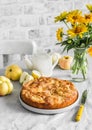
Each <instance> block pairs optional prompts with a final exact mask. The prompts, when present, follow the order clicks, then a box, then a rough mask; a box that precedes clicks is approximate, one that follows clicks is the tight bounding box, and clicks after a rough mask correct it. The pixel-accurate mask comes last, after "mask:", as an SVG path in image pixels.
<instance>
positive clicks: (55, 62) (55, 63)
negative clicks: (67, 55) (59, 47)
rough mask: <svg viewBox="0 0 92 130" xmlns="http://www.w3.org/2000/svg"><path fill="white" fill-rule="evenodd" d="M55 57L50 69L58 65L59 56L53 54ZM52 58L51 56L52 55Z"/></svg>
mask: <svg viewBox="0 0 92 130" xmlns="http://www.w3.org/2000/svg"><path fill="white" fill-rule="evenodd" d="M54 55H55V57H56V60H55V61H54V63H53V64H52V69H54V68H55V66H56V65H57V64H58V60H59V58H60V55H59V54H54ZM52 56H53V55H52Z"/></svg>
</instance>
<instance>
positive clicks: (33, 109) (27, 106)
mask: <svg viewBox="0 0 92 130" xmlns="http://www.w3.org/2000/svg"><path fill="white" fill-rule="evenodd" d="M78 100H79V94H78V98H77V100H76V101H75V102H74V103H73V104H72V105H70V106H67V107H65V108H60V109H40V108H35V107H32V106H29V105H27V104H26V103H24V102H23V101H22V99H21V97H20V96H19V101H20V103H21V105H22V106H23V107H24V108H26V109H27V110H29V111H32V112H36V113H40V114H58V113H62V112H66V111H68V110H70V109H72V108H73V107H75V106H76V105H77V103H78Z"/></svg>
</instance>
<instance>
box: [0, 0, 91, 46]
mask: <svg viewBox="0 0 92 130" xmlns="http://www.w3.org/2000/svg"><path fill="white" fill-rule="evenodd" d="M91 1H92V0H0V40H7V39H10V40H13V39H14V40H15V39H19V40H21V39H23V38H24V39H34V40H36V42H37V44H39V45H40V46H41V47H50V48H51V46H52V47H53V48H54V47H55V42H56V38H55V32H56V30H57V28H58V27H59V26H60V23H59V24H55V23H54V17H55V16H56V15H58V14H59V13H60V12H62V11H64V10H71V9H76V8H79V9H81V8H82V10H83V11H85V10H86V8H85V4H86V3H92V2H91Z"/></svg>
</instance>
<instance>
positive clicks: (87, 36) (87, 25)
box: [55, 4, 92, 79]
mask: <svg viewBox="0 0 92 130" xmlns="http://www.w3.org/2000/svg"><path fill="white" fill-rule="evenodd" d="M86 7H87V9H88V10H89V13H87V14H83V13H82V11H81V10H78V9H77V10H72V11H69V12H67V11H64V12H62V13H61V14H60V15H59V16H56V17H55V22H63V23H64V24H65V28H64V27H61V28H58V30H57V31H56V37H57V40H58V41H59V42H58V43H57V44H60V45H61V46H64V48H63V51H65V50H67V52H68V51H69V50H70V49H74V64H73V66H72V68H71V69H72V72H73V73H75V74H78V73H79V71H80V72H81V73H82V75H83V78H84V79H85V75H86V72H87V58H86V57H85V54H86V52H88V53H89V54H90V55H91V56H92V5H91V4H87V5H86ZM66 27H67V29H66ZM80 49H81V50H80Z"/></svg>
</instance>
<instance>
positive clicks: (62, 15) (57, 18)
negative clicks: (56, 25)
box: [55, 11, 68, 22]
mask: <svg viewBox="0 0 92 130" xmlns="http://www.w3.org/2000/svg"><path fill="white" fill-rule="evenodd" d="M67 14H68V13H67V12H66V11H64V12H63V13H61V14H60V15H59V16H56V17H55V22H58V21H63V20H64V19H66V16H67Z"/></svg>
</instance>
